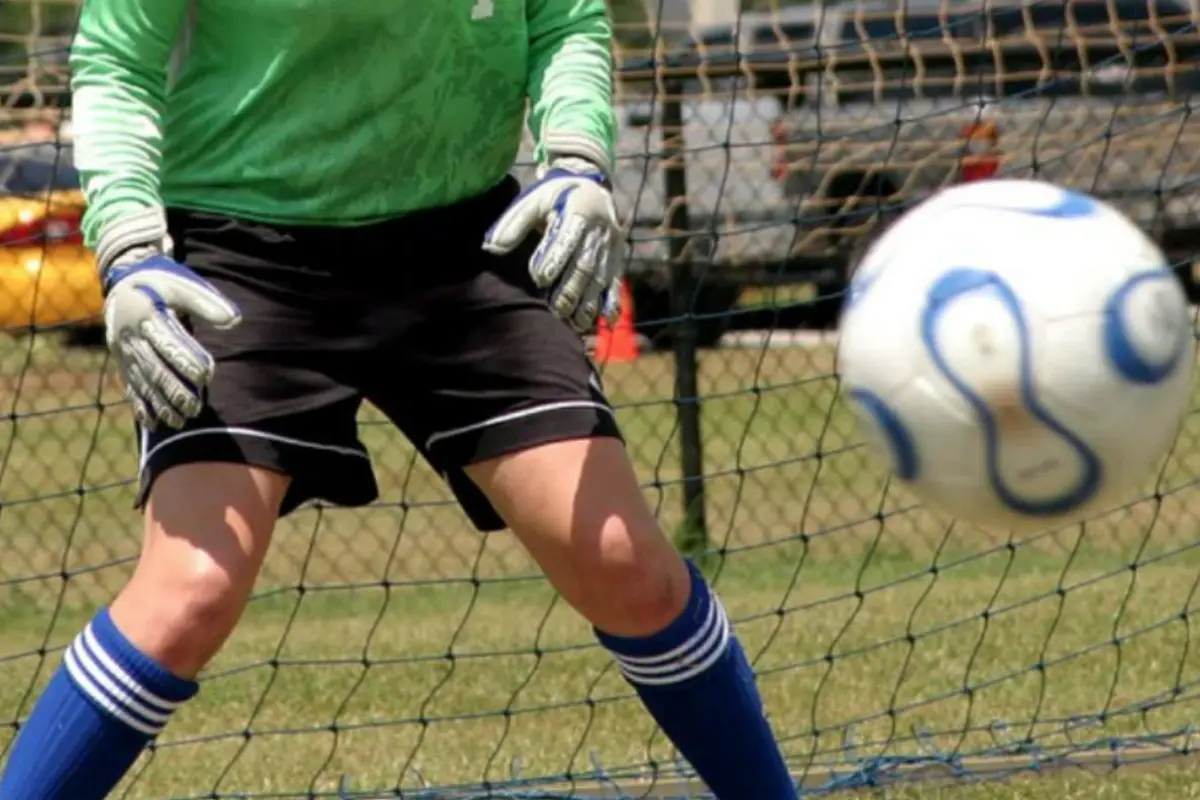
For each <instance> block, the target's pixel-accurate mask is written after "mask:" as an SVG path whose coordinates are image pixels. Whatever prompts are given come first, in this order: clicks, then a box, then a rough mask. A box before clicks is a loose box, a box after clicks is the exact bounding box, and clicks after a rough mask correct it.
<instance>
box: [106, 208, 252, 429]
mask: <svg viewBox="0 0 1200 800" xmlns="http://www.w3.org/2000/svg"><path fill="white" fill-rule="evenodd" d="M170 252H171V240H170V237H168V236H167V225H166V220H165V219H164V217H163V213H162V211H161V210H160V209H147V210H146V211H143V212H139V213H137V214H133V215H130V216H127V217H123V218H122V219H120V220H118V221H116V222H114V223H112V224H110V225H109V226H108V227H106V228H105V229H104V231H103V232H102V233H101V234H100V241H99V243H98V245H97V247H96V257H97V262H98V266H99V268H100V277H101V282H102V285H103V289H104V324H105V329H106V338H107V341H108V347H109V350H111V351H112V354H113V357H114V358H115V359H116V362H117V366H118V368H119V370H120V372H121V377H122V379H123V380H124V382H125V395H126V397H128V398H129V401H130V403H131V404H132V405H133V413H134V417H135V418H136V419H137V421H138V423H139V424H140V425H142V426H144V427H146V428H154V427H156V426H157V424H158V423H159V422H162V423H164V424H166V425H167V426H169V427H171V428H182V427H183V425H184V423H185V422H186V421H187V419H188V418H190V417H194V416H196V415H197V414H199V413H200V409H201V408H202V407H203V405H204V399H203V392H204V387H205V386H207V385H208V383H209V382H210V381H211V380H212V376H213V357H212V356H211V355H210V354H209V353H208V351H206V350H205V349H204V348H203V347H201V346H200V343H199V342H197V341H196V340H195V339H194V338H193V337H192V335H191V334H190V333H188V331H187V330H186V329H185V328H184V326H183V324H182V323H181V321H180V316H179V315H185V316H191V317H195V318H197V319H202V320H204V321H205V322H208V323H210V324H212V325H214V326H216V327H218V328H230V327H233V326H234V325H236V324H237V323H238V322H239V321H240V320H241V314H240V312H239V311H238V309H237V307H236V306H235V305H234V304H233V303H231V302H230V301H229V300H228V299H226V298H225V296H224V295H222V294H221V293H220V292H219V291H217V289H216V287H214V286H213V285H212V284H210V283H209V282H208V281H206V280H204V279H203V278H201V277H200V276H199V275H197V274H196V273H195V272H193V271H192V270H190V269H188V268H187V267H186V266H184V265H183V264H180V263H177V262H176V261H174V260H173V259H172V258H171V257H170Z"/></svg>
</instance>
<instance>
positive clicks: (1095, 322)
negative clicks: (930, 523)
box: [837, 180, 1195, 530]
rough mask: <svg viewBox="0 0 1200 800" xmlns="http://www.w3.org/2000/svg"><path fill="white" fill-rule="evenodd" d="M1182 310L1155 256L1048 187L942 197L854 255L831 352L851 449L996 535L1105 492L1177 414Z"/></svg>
mask: <svg viewBox="0 0 1200 800" xmlns="http://www.w3.org/2000/svg"><path fill="white" fill-rule="evenodd" d="M1194 350H1195V337H1194V333H1193V324H1192V317H1191V312H1190V309H1189V305H1188V302H1187V297H1186V296H1185V295H1184V292H1183V288H1182V286H1181V285H1180V282H1179V280H1178V278H1177V277H1176V276H1175V275H1174V274H1173V272H1172V271H1171V269H1170V268H1169V267H1168V265H1167V261H1166V258H1165V256H1164V255H1163V253H1162V251H1161V250H1159V248H1158V247H1157V246H1156V245H1155V244H1154V243H1153V242H1152V241H1150V239H1149V238H1148V237H1147V236H1146V235H1145V234H1143V233H1142V231H1141V230H1140V229H1138V227H1137V226H1136V225H1134V224H1133V222H1131V221H1130V220H1129V219H1127V218H1126V217H1125V216H1123V215H1122V214H1121V213H1120V212H1118V211H1117V210H1115V209H1114V208H1112V207H1111V206H1109V205H1106V204H1105V203H1102V202H1100V201H1098V200H1096V199H1094V198H1092V197H1089V196H1087V195H1084V194H1079V193H1077V192H1071V191H1067V190H1064V189H1061V188H1058V187H1056V186H1052V185H1050V184H1046V183H1041V182H1037V181H1023V180H991V181H981V182H977V183H970V184H965V185H962V186H957V187H954V188H952V189H947V190H945V191H943V192H940V193H939V194H937V195H935V196H934V197H932V198H930V199H929V200H927V201H925V202H924V203H921V204H920V205H918V206H916V207H915V208H913V209H912V210H910V211H909V212H908V213H906V214H905V215H904V216H902V217H900V218H899V219H898V220H897V221H896V222H895V223H894V224H893V225H892V227H891V228H889V229H888V230H887V231H886V232H885V233H884V234H883V235H882V236H881V237H880V238H879V239H878V240H877V241H876V242H875V243H874V244H873V245H872V246H871V247H870V249H869V250H868V251H867V253H866V254H865V256H864V257H863V259H862V260H861V261H860V263H859V266H858V269H857V270H856V272H855V274H854V276H853V278H852V281H851V287H850V293H849V296H848V298H847V301H846V308H845V310H844V311H843V315H842V320H841V327H840V341H839V346H838V357H837V360H838V371H839V373H840V376H841V380H842V390H843V392H844V393H845V394H846V395H847V396H848V397H849V398H850V399H851V402H852V405H853V407H854V408H855V410H856V412H857V416H858V417H859V420H860V422H861V427H862V429H863V431H864V433H865V434H866V438H867V439H868V441H871V442H872V443H874V445H875V447H876V448H877V449H878V450H879V451H880V452H882V453H884V454H885V455H886V457H887V458H888V459H889V460H890V462H891V467H892V471H893V473H894V474H895V476H896V477H897V478H898V479H899V480H901V481H902V482H903V483H904V484H905V485H906V486H907V487H908V488H909V489H910V490H911V491H912V492H913V494H914V495H916V496H917V497H918V498H920V499H922V500H923V501H926V502H928V503H930V504H931V505H935V506H939V507H941V509H943V510H944V511H947V512H949V513H951V514H953V515H954V516H956V517H958V518H960V519H963V520H968V521H971V522H976V523H979V524H983V525H987V526H995V527H1002V528H1007V529H1010V530H1029V529H1033V528H1046V527H1050V526H1052V525H1056V524H1062V523H1066V522H1071V521H1076V520H1079V519H1082V518H1084V517H1086V516H1088V515H1090V514H1093V513H1095V512H1098V511H1101V510H1103V509H1104V508H1106V507H1111V506H1113V505H1115V504H1117V503H1119V502H1121V501H1123V500H1126V499H1128V498H1127V497H1126V495H1128V494H1129V493H1130V492H1131V491H1132V490H1133V489H1134V488H1136V487H1137V485H1138V484H1140V483H1141V482H1142V481H1143V480H1144V479H1146V478H1147V476H1148V475H1149V473H1150V471H1151V470H1152V469H1153V468H1154V467H1155V466H1156V464H1157V463H1159V462H1160V461H1161V459H1162V458H1163V457H1164V456H1165V455H1166V454H1167V452H1168V451H1169V449H1170V447H1171V444H1172V442H1173V440H1174V437H1175V435H1176V433H1177V432H1178V429H1179V426H1180V424H1181V421H1182V419H1183V416H1184V414H1185V413H1186V412H1187V410H1188V405H1189V401H1190V399H1191V390H1192V372H1193V369H1194V364H1195V354H1194Z"/></svg>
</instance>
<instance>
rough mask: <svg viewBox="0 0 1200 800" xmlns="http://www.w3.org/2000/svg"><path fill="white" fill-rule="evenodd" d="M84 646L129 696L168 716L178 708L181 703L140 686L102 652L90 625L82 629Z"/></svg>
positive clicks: (102, 649)
mask: <svg viewBox="0 0 1200 800" xmlns="http://www.w3.org/2000/svg"><path fill="white" fill-rule="evenodd" d="M83 639H84V644H85V645H86V646H87V649H88V652H90V653H91V654H92V655H93V656H94V657H95V659H96V660H97V661H99V662H100V664H101V666H103V667H104V668H105V669H106V670H108V673H109V674H110V675H112V676H113V678H114V679H116V680H117V681H118V682H119V683H120V684H121V685H122V686H123V687H124V688H125V689H126V690H127V691H128V692H129V693H130V694H132V695H133V696H134V697H136V698H138V699H139V700H141V701H142V702H143V703H146V704H147V705H149V706H152V707H153V708H155V709H157V710H158V711H160V712H161V713H163V714H170V713H171V712H172V711H174V710H175V709H177V708H179V706H180V705H182V704H181V703H179V702H178V701H172V700H164V699H163V698H161V697H159V696H158V695H157V694H155V693H154V692H152V691H150V690H149V689H147V688H146V687H145V686H143V685H142V684H140V683H139V682H138V681H137V679H135V678H134V677H133V676H132V675H130V674H129V673H128V672H126V671H125V670H124V668H122V667H121V665H120V664H118V663H117V662H116V661H113V659H112V657H111V656H109V654H108V653H106V652H105V651H104V648H103V647H101V646H100V641H99V640H98V639H97V638H96V634H95V633H94V632H93V631H92V623H90V622H89V623H88V626H87V627H86V628H84V629H83Z"/></svg>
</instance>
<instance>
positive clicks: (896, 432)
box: [848, 389, 920, 481]
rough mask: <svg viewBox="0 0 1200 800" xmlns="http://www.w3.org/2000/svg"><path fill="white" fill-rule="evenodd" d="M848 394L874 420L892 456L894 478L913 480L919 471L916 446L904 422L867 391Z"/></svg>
mask: <svg viewBox="0 0 1200 800" xmlns="http://www.w3.org/2000/svg"><path fill="white" fill-rule="evenodd" d="M848 394H849V396H850V399H851V400H853V401H854V402H855V403H857V404H858V407H859V408H861V409H862V410H863V411H864V412H866V413H867V414H869V415H870V416H871V417H872V418H873V419H874V420H875V422H876V424H877V425H878V426H879V429H880V430H881V431H882V432H883V435H884V439H885V440H886V442H887V446H888V450H890V451H891V454H892V471H893V472H894V473H895V474H896V477H897V478H899V479H900V480H904V481H911V480H915V479H916V477H917V473H918V472H919V471H920V461H919V459H918V457H917V446H916V444H915V443H914V442H913V438H912V434H910V433H909V432H908V428H906V427H905V425H904V421H903V420H901V419H900V417H899V415H898V414H896V412H895V411H893V410H892V409H891V408H890V407H889V406H888V404H887V403H886V402H884V399H883V398H882V397H880V396H879V395H877V394H876V393H875V392H872V391H870V390H869V389H851V390H849V392H848Z"/></svg>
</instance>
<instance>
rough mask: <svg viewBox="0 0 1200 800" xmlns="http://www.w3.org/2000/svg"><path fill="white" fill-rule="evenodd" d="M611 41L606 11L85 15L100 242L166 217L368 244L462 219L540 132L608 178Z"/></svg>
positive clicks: (87, 138)
mask: <svg viewBox="0 0 1200 800" xmlns="http://www.w3.org/2000/svg"><path fill="white" fill-rule="evenodd" d="M611 35H612V30H611V25H610V23H609V20H608V17H607V13H606V9H605V3H604V0H85V3H84V7H83V12H82V15H81V18H80V21H79V28H78V33H77V35H76V37H75V41H74V43H73V45H72V47H71V67H72V75H73V77H72V92H73V113H74V117H73V127H74V137H75V163H76V166H77V167H78V168H79V171H80V175H81V178H82V182H83V187H84V192H85V194H86V196H87V200H88V213H87V217H86V220H85V225H84V231H85V234H86V237H87V240H88V242H89V243H91V244H94V243H95V241H96V239H97V237H98V236H99V231H100V230H101V229H102V228H103V227H104V225H105V224H106V223H107V222H109V221H111V220H113V219H116V218H118V217H120V216H121V215H122V214H124V213H128V212H129V211H132V210H141V209H145V208H147V207H156V206H163V205H166V206H176V207H180V208H186V209H192V210H197V211H208V212H214V213H221V214H228V215H230V216H236V217H241V218H245V219H251V220H257V221H261V222H267V223H277V224H298V225H304V224H311V225H355V224H364V223H370V222H374V221H379V220H381V219H385V218H388V217H393V216H398V215H402V214H404V213H406V212H410V211H414V210H418V209H424V208H431V207H436V206H441V205H445V204H448V203H453V202H455V201H458V200H461V199H464V198H466V197H469V196H471V195H474V194H478V193H480V192H482V191H484V190H486V189H487V188H489V187H491V186H493V185H495V184H496V183H497V182H499V181H500V180H501V179H502V178H503V177H504V175H505V173H506V172H507V171H508V170H509V169H510V168H511V167H512V164H513V161H514V159H515V158H516V156H517V151H518V149H519V147H520V142H521V137H522V126H523V125H524V123H525V121H526V118H527V116H528V121H529V126H530V129H531V131H532V133H533V136H534V140H535V142H536V146H537V149H536V151H535V156H537V157H538V158H544V157H545V156H546V154H547V153H562V154H571V155H579V156H584V157H587V158H590V159H592V160H593V161H597V162H599V163H600V165H601V166H603V167H607V166H608V165H609V163H610V162H611V158H612V147H613V137H614V131H615V120H614V112H613V104H612V67H611V51H610V44H611ZM527 111H528V115H527Z"/></svg>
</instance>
